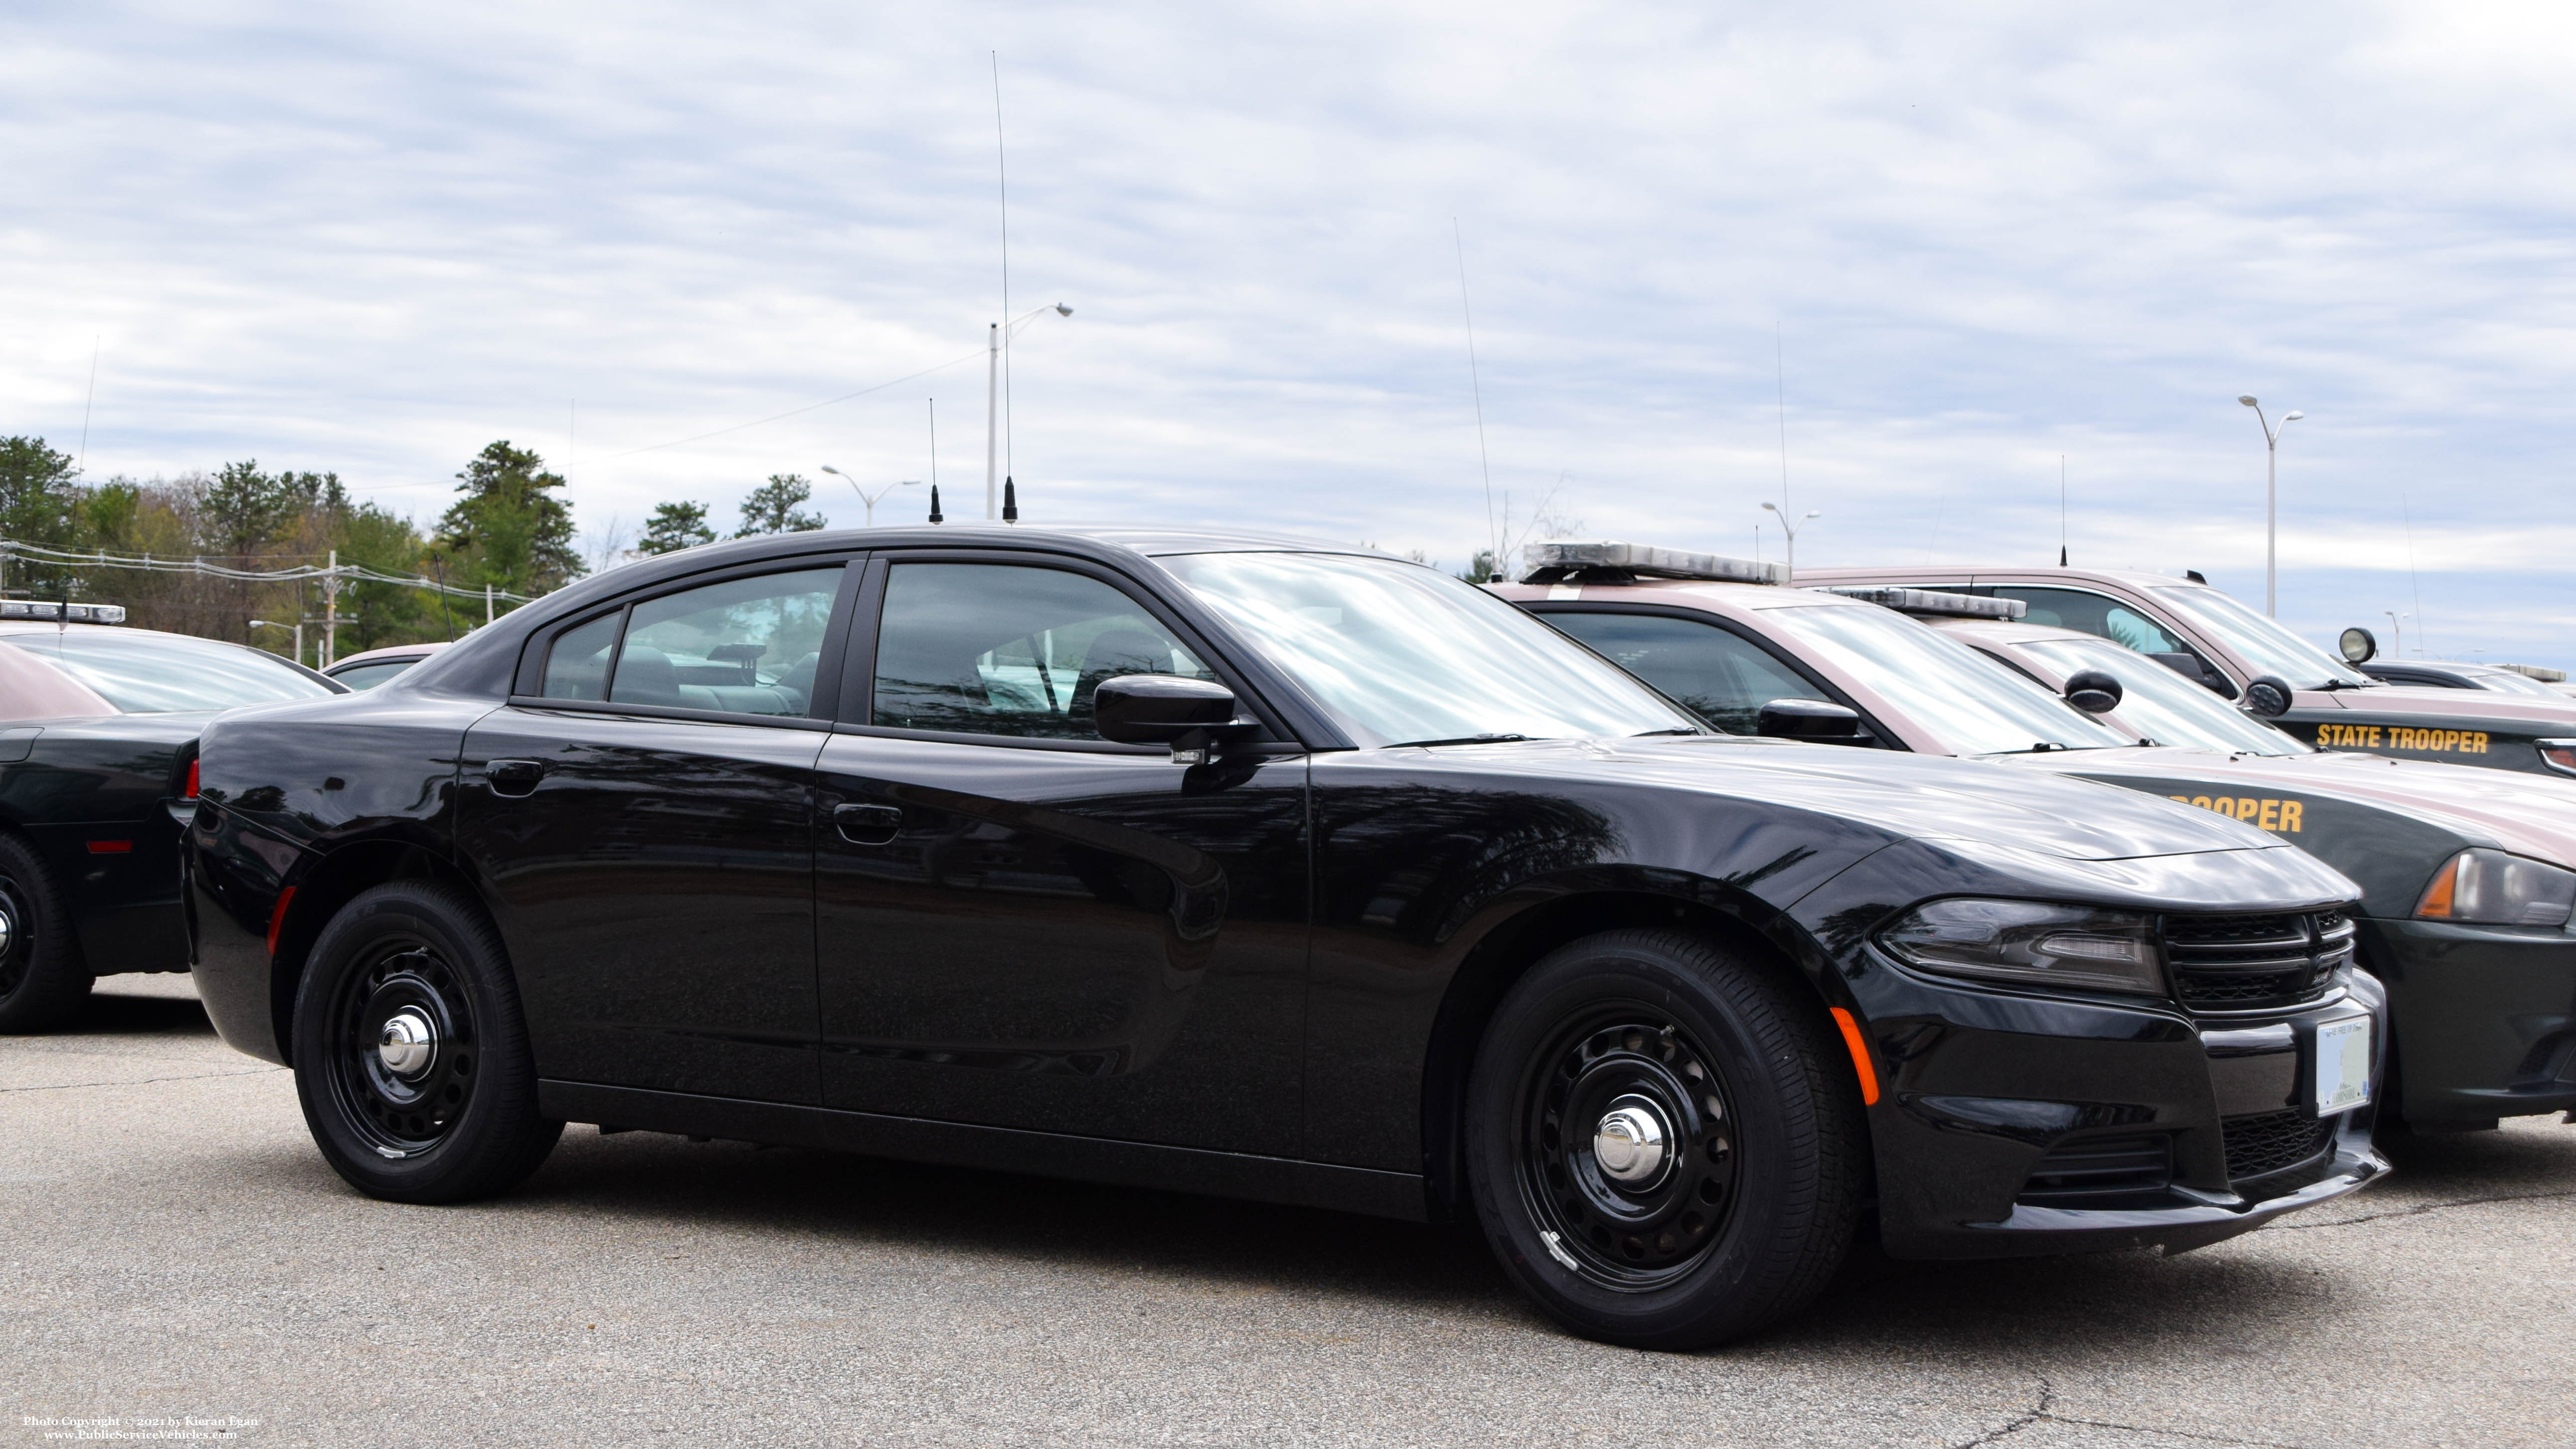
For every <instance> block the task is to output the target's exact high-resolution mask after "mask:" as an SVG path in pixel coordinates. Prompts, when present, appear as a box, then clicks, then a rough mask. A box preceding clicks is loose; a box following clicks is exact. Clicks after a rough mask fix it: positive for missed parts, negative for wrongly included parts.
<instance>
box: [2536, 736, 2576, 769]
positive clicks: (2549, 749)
mask: <svg viewBox="0 0 2576 1449" xmlns="http://www.w3.org/2000/svg"><path fill="white" fill-rule="evenodd" d="M2533 743H2535V744H2537V745H2538V746H2539V747H2540V762H2541V763H2542V764H2544V765H2547V766H2548V767H2549V768H2551V769H2553V770H2556V771H2558V772H2559V773H2561V774H2567V775H2576V740H2536V741H2534V742H2533Z"/></svg>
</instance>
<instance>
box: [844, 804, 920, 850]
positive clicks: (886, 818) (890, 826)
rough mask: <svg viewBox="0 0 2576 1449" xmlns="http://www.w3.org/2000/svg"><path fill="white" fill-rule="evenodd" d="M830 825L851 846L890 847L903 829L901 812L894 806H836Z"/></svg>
mask: <svg viewBox="0 0 2576 1449" xmlns="http://www.w3.org/2000/svg"><path fill="white" fill-rule="evenodd" d="M832 825H833V828H834V829H837V830H839V831H840V832H841V838H842V839H843V840H846V841H848V842H850V843H851V844H852V845H891V844H893V843H894V837H895V833H896V832H897V831H900V830H902V829H903V811H902V809H901V808H900V807H898V806H894V805H838V806H834V807H833V809H832Z"/></svg>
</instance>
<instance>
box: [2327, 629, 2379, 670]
mask: <svg viewBox="0 0 2576 1449" xmlns="http://www.w3.org/2000/svg"><path fill="white" fill-rule="evenodd" d="M2335 646H2336V647H2337V648H2339V649H2341V650H2343V662H2344V663H2346V664H2368V663H2369V662H2370V661H2372V660H2373V659H2376V658H2378V657H2379V636H2377V635H2375V634H2373V633H2371V632H2370V631H2369V630H2368V629H2346V630H2344V631H2343V635H2342V637H2341V638H2338V639H2337V640H2335Z"/></svg>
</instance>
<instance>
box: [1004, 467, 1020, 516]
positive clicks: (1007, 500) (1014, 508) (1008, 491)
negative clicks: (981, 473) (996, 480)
mask: <svg viewBox="0 0 2576 1449" xmlns="http://www.w3.org/2000/svg"><path fill="white" fill-rule="evenodd" d="M1002 521H1003V522H1004V523H1017V522H1019V521H1020V495H1019V491H1018V490H1017V489H1015V488H1013V487H1012V486H1011V480H1010V479H1009V478H1007V477H1005V478H1004V479H1003V480H1002Z"/></svg>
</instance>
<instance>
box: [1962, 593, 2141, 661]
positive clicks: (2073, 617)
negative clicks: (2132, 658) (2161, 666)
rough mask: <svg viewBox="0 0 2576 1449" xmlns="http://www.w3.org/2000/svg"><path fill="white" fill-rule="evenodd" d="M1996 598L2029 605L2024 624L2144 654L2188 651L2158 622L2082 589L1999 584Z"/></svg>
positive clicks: (2114, 601)
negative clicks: (2084, 636) (2069, 631)
mask: <svg viewBox="0 0 2576 1449" xmlns="http://www.w3.org/2000/svg"><path fill="white" fill-rule="evenodd" d="M1995 597H1996V598H1998V599H2019V600H2021V601H2022V602H2023V603H2026V604H2028V605H2030V613H2029V614H2028V615H2027V616H2026V617H2024V618H2023V620H2022V622H2023V623H2025V624H2047V625H2050V626H2052V627H2055V628H2059V629H2081V630H2083V631H2084V632H2085V633H2087V634H2093V635H2097V636H2099V637H2101V638H2104V639H2108V640H2110V641H2111V642H2112V643H2114V644H2117V645H2119V646H2120V647H2122V648H2124V649H2134V650H2136V651H2138V652H2139V653H2141V654H2181V653H2184V652H2186V651H2187V650H2188V648H2189V646H2187V645H2185V644H2184V643H2183V642H2182V641H2181V640H2179V639H2177V638H2175V637H2174V636H2173V635H2172V634H2171V633H2168V632H2167V631H2166V630H2165V627H2164V626H2163V625H2161V624H2158V623H2157V622H2156V621H2155V620H2153V619H2150V618H2148V617H2147V616H2146V615H2144V614H2141V613H2139V612H2138V611H2137V610H2135V609H2132V608H2130V607H2129V606H2128V605H2126V604H2123V603H2121V602H2120V601H2119V600H2117V599H2112V598H2106V597H2104V596H2103V595H2100V594H2096V593H2090V592H2087V591H2086V590H2083V589H2038V588H2029V587H2025V586H2023V585H2021V584H1999V585H1997V586H1996V588H1995Z"/></svg>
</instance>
